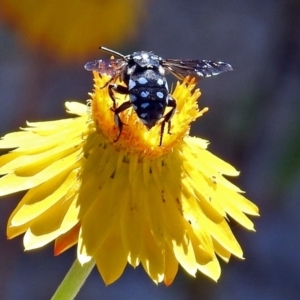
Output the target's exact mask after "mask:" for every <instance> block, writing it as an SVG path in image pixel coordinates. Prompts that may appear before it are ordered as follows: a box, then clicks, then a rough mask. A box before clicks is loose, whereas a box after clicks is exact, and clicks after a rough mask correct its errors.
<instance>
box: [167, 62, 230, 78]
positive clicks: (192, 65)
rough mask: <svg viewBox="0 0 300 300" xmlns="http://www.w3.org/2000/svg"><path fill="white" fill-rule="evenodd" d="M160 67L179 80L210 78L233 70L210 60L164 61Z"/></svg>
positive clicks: (226, 65) (221, 63)
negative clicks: (188, 77)
mask: <svg viewBox="0 0 300 300" xmlns="http://www.w3.org/2000/svg"><path fill="white" fill-rule="evenodd" d="M162 66H163V67H164V68H165V69H166V70H168V71H170V72H171V73H172V74H173V75H174V76H176V77H177V78H178V79H180V80H182V79H184V78H185V77H186V76H194V77H210V76H213V75H218V74H220V73H223V72H227V71H232V70H233V69H232V66H231V65H230V64H227V63H224V62H222V61H218V62H217V61H211V60H193V59H184V60H180V59H166V60H164V61H163V62H162Z"/></svg>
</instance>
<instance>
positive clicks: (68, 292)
mask: <svg viewBox="0 0 300 300" xmlns="http://www.w3.org/2000/svg"><path fill="white" fill-rule="evenodd" d="M94 266H95V262H94V260H91V261H90V262H87V263H85V264H84V265H83V266H82V265H81V264H80V263H79V261H78V260H77V259H76V260H75V262H74V263H73V265H72V267H71V269H70V270H69V272H68V273H67V275H66V276H65V278H64V279H63V281H62V282H61V284H60V286H59V287H58V289H57V290H56V292H55V294H54V295H53V297H52V298H51V300H71V299H74V298H75V296H76V295H77V294H78V292H79V290H80V288H81V287H82V286H83V284H84V282H85V280H86V278H87V277H88V276H89V274H90V273H91V271H92V269H93V267H94Z"/></svg>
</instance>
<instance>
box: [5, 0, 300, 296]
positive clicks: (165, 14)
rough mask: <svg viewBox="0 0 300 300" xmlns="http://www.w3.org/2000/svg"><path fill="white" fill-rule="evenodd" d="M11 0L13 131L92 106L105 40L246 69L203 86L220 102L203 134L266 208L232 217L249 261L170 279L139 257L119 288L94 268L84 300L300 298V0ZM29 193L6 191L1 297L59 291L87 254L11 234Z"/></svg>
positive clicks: (200, 124) (8, 77)
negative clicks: (244, 219) (88, 65)
mask: <svg viewBox="0 0 300 300" xmlns="http://www.w3.org/2000/svg"><path fill="white" fill-rule="evenodd" d="M66 2H67V1H66ZM0 7H1V9H0V91H1V92H0V103H1V109H0V118H1V122H0V135H1V136H3V135H4V134H5V133H7V132H11V131H15V130H17V129H18V128H19V127H21V126H24V125H25V121H26V120H30V121H40V120H51V119H58V118H64V117H66V113H65V109H64V102H65V100H70V99H72V100H79V101H81V102H83V103H84V102H85V100H86V99H87V98H88V92H90V91H91V90H92V86H93V82H92V74H91V73H89V72H86V71H85V70H84V68H83V65H84V64H85V62H87V61H89V60H94V59H97V58H100V57H101V56H102V57H106V54H105V53H101V52H100V51H99V50H98V47H99V46H100V45H104V46H106V47H109V48H112V49H115V50H117V51H119V52H121V53H124V54H129V53H131V52H133V51H137V50H153V51H154V52H155V53H156V54H158V55H160V56H162V57H164V58H195V59H196V58H197V59H211V60H222V61H225V62H228V63H231V64H232V65H233V68H234V72H230V73H226V74H222V75H220V76H217V77H214V78H208V79H206V80H203V81H201V82H200V83H199V86H200V87H201V91H202V96H201V98H200V107H204V106H208V107H209V108H210V110H209V112H208V113H207V114H205V116H204V117H202V118H201V119H199V120H198V121H197V122H195V123H194V124H193V128H192V134H194V135H197V136H200V137H202V138H204V139H208V140H210V142H211V144H210V148H209V149H210V151H211V152H213V153H214V154H216V155H217V156H219V157H221V158H223V159H224V160H226V161H228V162H230V163H231V164H233V165H234V166H235V167H236V168H237V169H239V170H241V176H240V177H239V178H237V179H234V180H233V182H234V183H235V184H237V185H238V186H240V187H241V188H242V189H243V190H245V191H246V196H247V197H248V198H249V199H250V200H252V201H253V202H254V203H256V204H257V205H258V206H259V207H260V213H261V217H260V218H255V219H254V220H253V221H254V222H255V227H256V230H257V232H256V233H253V232H247V231H245V230H244V229H242V228H241V227H240V226H238V225H236V224H234V223H233V226H232V227H233V232H234V233H235V235H236V236H237V238H238V240H239V242H240V244H241V245H242V247H243V250H244V256H245V258H246V260H245V261H240V260H238V259H235V258H234V257H233V258H232V259H231V261H230V263H229V264H228V265H225V264H223V263H221V265H222V275H221V278H220V280H219V282H218V283H217V284H216V283H214V282H212V281H211V280H209V279H207V278H206V277H204V276H203V275H201V274H199V273H198V276H197V278H196V279H194V278H191V277H190V276H189V275H187V274H186V273H185V272H184V271H183V270H181V269H180V270H179V272H178V275H177V277H176V279H175V281H174V283H173V284H172V285H171V286H170V287H168V288H167V287H165V286H164V285H163V284H161V285H159V286H158V287H157V286H156V285H155V284H154V283H153V282H152V281H151V280H150V279H149V278H148V276H147V275H146V273H145V272H144V270H143V269H142V268H141V267H139V268H137V269H136V270H133V268H132V267H131V266H128V267H127V269H126V272H125V273H124V274H123V276H122V277H121V278H120V279H119V280H118V281H117V282H116V283H114V284H112V285H111V286H108V287H105V285H104V283H103V281H102V279H101V277H100V276H99V274H98V272H97V271H96V270H94V271H93V273H92V274H91V275H90V277H89V278H88V280H87V282H86V284H85V285H84V287H83V289H82V290H81V291H80V293H79V295H78V296H77V298H76V299H91V300H93V299H108V300H110V299H143V300H148V299H175V300H176V299H191V300H193V299H201V300H210V299H220V300H227V299H231V300H240V299H244V300H248V299H249V300H252V299H264V300H267V299H272V300H277V299H299V294H300V258H299V257H298V254H297V253H298V252H297V251H298V250H297V249H300V209H299V206H300V205H299V203H300V202H299V198H300V184H299V183H300V118H299V114H300V1H299V0H277V1H274V0H265V1H258V0H248V1H246V0H240V1H237V0H228V1H222V0H199V1H191V0H185V1H180V0H173V1H167V0H160V1H154V0H152V1H151V0H148V1H147V0H143V1H142V0H128V1H121V0H112V1H104V0H103V1H101V0H98V1H95V0H88V1H85V2H84V1H72V2H70V4H66V3H65V4H63V3H62V2H61V1H58V0H55V1H49V0H48V1H46V0H45V1H37V0H28V1H16V0H0ZM169 80H170V82H172V80H173V79H172V78H171V77H170V78H169ZM173 82H174V80H173ZM21 197H22V194H21V193H19V194H17V195H14V196H12V197H5V198H3V199H1V200H2V201H1V204H0V253H1V255H0V299H4V300H15V299H16V300H17V299H23V300H27V299H50V298H51V296H52V295H53V293H54V291H55V290H56V288H57V286H58V284H59V283H60V282H61V280H62V278H63V277H64V275H65V274H66V272H67V271H68V269H69V268H70V266H71V264H72V262H73V261H74V258H75V256H76V251H75V249H71V250H69V251H67V252H66V253H64V254H62V255H60V256H59V257H53V248H52V245H49V246H47V247H45V248H44V249H40V250H36V251H30V252H26V253H24V252H23V244H22V237H17V238H15V239H14V240H11V241H8V240H6V222H7V219H8V217H9V215H10V213H11V212H12V210H13V209H14V207H15V206H16V204H17V203H18V201H19V200H20V199H21Z"/></svg>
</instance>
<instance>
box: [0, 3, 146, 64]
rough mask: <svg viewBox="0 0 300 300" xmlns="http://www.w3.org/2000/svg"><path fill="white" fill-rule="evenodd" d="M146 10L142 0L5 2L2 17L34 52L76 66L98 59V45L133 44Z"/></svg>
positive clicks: (0, 13)
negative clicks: (35, 50) (75, 64)
mask: <svg viewBox="0 0 300 300" xmlns="http://www.w3.org/2000/svg"><path fill="white" fill-rule="evenodd" d="M144 6H145V3H144V1H139V0H129V1H122V0H111V1H105V0H102V1H101V0H98V1H94V0H87V1H81V0H73V1H59V0H44V1H39V0H26V1H18V0H2V1H1V11H0V17H1V19H2V20H3V21H5V22H6V23H8V24H11V25H12V26H13V28H14V30H15V31H16V32H18V33H20V34H19V35H20V36H21V37H22V39H23V40H24V41H25V42H26V43H27V44H28V45H29V46H31V48H33V49H38V48H41V50H42V51H43V52H44V53H46V54H47V55H48V56H50V57H54V58H56V59H60V60H63V61H69V62H71V63H72V62H74V60H78V61H79V60H80V61H84V60H85V59H87V57H91V56H93V55H95V51H96V50H97V48H96V47H95V45H109V46H110V47H114V46H115V45H120V44H122V43H124V42H128V40H132V39H133V38H134V36H136V34H137V30H136V28H138V26H137V24H138V22H139V21H140V19H143V18H142V17H143V16H144V12H143V10H142V8H143V7H144ZM96 54H98V53H96Z"/></svg>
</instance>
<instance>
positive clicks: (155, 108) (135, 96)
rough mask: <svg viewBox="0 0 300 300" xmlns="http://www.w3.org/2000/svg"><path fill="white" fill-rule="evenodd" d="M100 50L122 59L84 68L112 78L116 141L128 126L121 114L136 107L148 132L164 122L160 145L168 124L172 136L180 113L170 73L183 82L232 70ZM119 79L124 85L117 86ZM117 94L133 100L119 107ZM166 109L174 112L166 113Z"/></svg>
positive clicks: (149, 54)
mask: <svg viewBox="0 0 300 300" xmlns="http://www.w3.org/2000/svg"><path fill="white" fill-rule="evenodd" d="M100 49H101V50H103V51H106V52H108V53H111V54H113V55H115V56H117V57H118V58H111V59H100V60H95V61H91V62H88V63H86V65H85V66H84V67H85V69H86V70H88V71H96V72H98V73H100V75H101V74H107V75H109V76H111V79H110V80H109V81H108V82H107V83H106V84H105V85H104V87H108V92H109V95H110V97H111V99H112V102H113V103H112V108H111V110H112V111H113V113H114V116H115V123H116V125H117V127H118V129H119V132H118V135H117V137H116V139H115V141H117V140H118V139H119V137H120V135H121V133H122V129H123V125H124V123H123V122H122V120H121V119H120V116H119V114H120V113H121V112H122V111H124V110H126V109H128V108H130V107H132V108H133V109H134V110H135V112H136V114H137V116H138V117H139V119H140V120H141V122H142V123H143V124H144V125H145V126H146V127H147V128H148V129H150V128H152V127H153V126H154V125H155V124H157V123H158V122H159V121H160V120H162V122H161V131H160V140H159V145H161V144H162V140H163V133H164V128H165V124H166V123H167V124H168V133H170V128H171V119H172V117H173V115H174V113H175V110H176V100H175V99H174V98H173V97H172V96H171V95H170V94H169V88H168V83H167V80H166V77H165V75H166V74H167V73H172V74H173V75H174V76H175V77H177V78H178V79H179V80H183V79H184V78H185V77H186V76H192V77H200V78H202V77H210V76H212V75H218V74H220V73H223V72H227V71H231V70H232V67H231V65H230V64H227V63H224V62H221V61H218V62H216V61H211V60H194V59H163V58H161V57H159V56H157V55H156V54H154V53H153V52H148V51H137V52H134V53H133V54H129V55H123V54H121V53H119V52H116V51H114V50H111V49H108V48H105V47H100ZM117 79H119V80H121V81H122V82H123V83H124V85H121V84H116V80H117ZM115 92H116V93H119V94H125V95H129V100H128V101H126V102H124V103H122V104H121V105H120V106H118V107H117V105H116V98H115V95H114V93H115ZM166 107H170V108H171V109H170V111H169V112H167V113H166V114H165V109H166Z"/></svg>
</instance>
